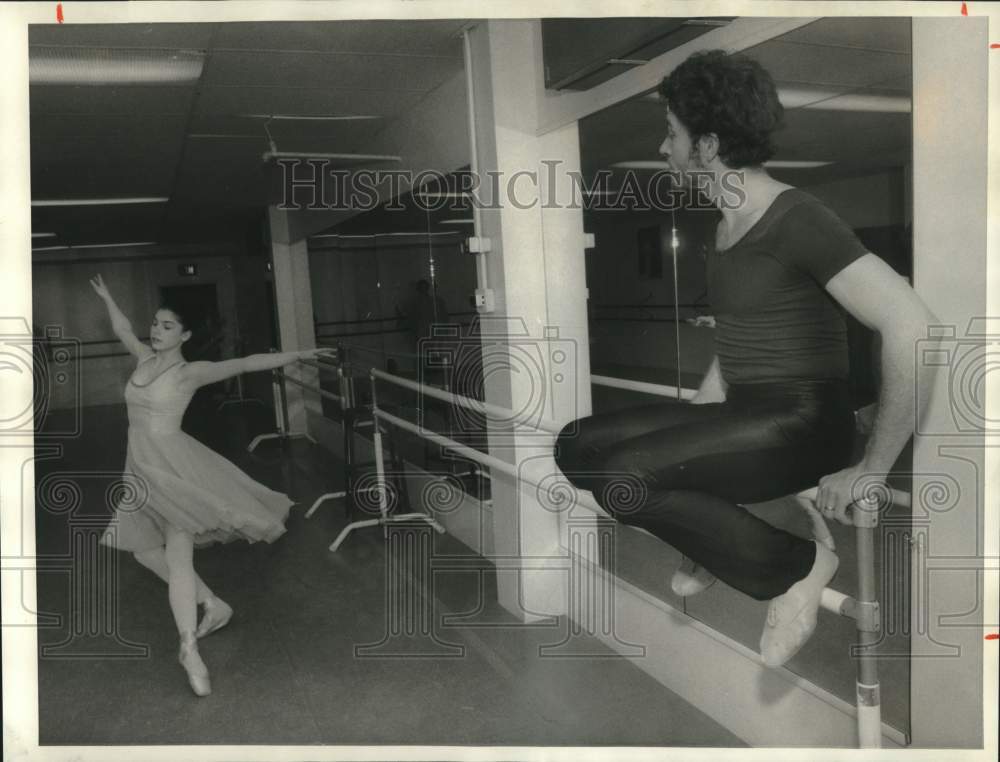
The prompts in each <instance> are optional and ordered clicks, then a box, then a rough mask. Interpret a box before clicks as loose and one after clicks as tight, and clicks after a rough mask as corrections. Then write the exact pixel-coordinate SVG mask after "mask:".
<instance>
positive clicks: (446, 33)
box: [215, 19, 465, 58]
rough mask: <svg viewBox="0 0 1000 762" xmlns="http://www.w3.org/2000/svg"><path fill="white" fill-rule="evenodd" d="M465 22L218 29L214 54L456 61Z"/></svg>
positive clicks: (336, 23) (293, 24)
mask: <svg viewBox="0 0 1000 762" xmlns="http://www.w3.org/2000/svg"><path fill="white" fill-rule="evenodd" d="M464 24H465V22H464V21H461V20H458V19H444V20H436V21H430V20H428V21H395V20H389V21H327V22H318V23H317V22H263V23H232V24H222V25H220V30H219V35H218V37H217V38H216V40H215V48H216V49H224V48H239V49H249V50H318V51H351V52H362V53H364V52H371V51H386V52H396V53H434V54H437V55H451V56H457V57H458V58H461V56H462V42H461V38H460V37H459V34H460V31H461V29H462V27H463V26H464Z"/></svg>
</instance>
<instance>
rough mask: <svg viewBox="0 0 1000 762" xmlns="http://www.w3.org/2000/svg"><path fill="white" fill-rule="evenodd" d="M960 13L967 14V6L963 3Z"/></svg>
mask: <svg viewBox="0 0 1000 762" xmlns="http://www.w3.org/2000/svg"><path fill="white" fill-rule="evenodd" d="M962 15H963V16H968V15H969V7H968V6H967V5H966V4H965V3H962Z"/></svg>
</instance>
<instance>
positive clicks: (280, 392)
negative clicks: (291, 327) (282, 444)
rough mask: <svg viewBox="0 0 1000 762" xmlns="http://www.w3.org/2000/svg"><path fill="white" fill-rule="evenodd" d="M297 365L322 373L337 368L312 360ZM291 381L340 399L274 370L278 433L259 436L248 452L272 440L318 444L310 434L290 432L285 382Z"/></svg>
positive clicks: (272, 388)
mask: <svg viewBox="0 0 1000 762" xmlns="http://www.w3.org/2000/svg"><path fill="white" fill-rule="evenodd" d="M271 352H277V350H276V349H273V348H272V349H271ZM296 362H297V363H299V364H301V365H308V366H310V367H313V368H316V369H318V370H320V371H331V370H334V368H335V366H331V365H329V364H325V363H317V362H312V361H310V360H296ZM286 381H290V382H291V383H293V384H296V385H298V386H301V387H302V388H303V389H306V390H308V391H311V392H316V393H318V394H319V395H321V396H324V397H332V398H334V399H339V398H338V397H337V395H335V394H331V393H330V392H328V391H326V390H324V389H320V388H318V387H315V386H310V385H309V384H306V383H303V382H302V381H299V380H298V379H297V378H292V377H291V376H289V375H288V374H286V373H285V372H284V371H283V370H282V369H281V368H274V369H272V370H271V391H272V394H273V395H274V418H275V427H276V428H277V431H275V432H272V433H270V434H258V435H257V436H255V437H254V438H253V439H252V440H251V441H250V444H249V445H247V451H248V452H253V451H254V450H256V449H257V445H259V444H260V443H261V442H266V441H268V440H270V439H280V440H282V441H284V440H287V439H308V440H309V441H310V442H312V443H313V444H316V440H315V439H313V438H312V437H311V436H309V434H308V433H302V434H293V433H291V432H290V431H289V430H288V397H287V396H286V393H285V382H286Z"/></svg>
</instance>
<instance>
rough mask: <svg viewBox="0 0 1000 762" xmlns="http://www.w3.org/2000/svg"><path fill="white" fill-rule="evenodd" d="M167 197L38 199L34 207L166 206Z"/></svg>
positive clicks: (35, 200) (32, 203)
mask: <svg viewBox="0 0 1000 762" xmlns="http://www.w3.org/2000/svg"><path fill="white" fill-rule="evenodd" d="M169 200H170V198H169V197H167V196H137V197H127V198H36V199H32V200H31V205H32V206H111V205H114V204H165V203H167V202H168V201H169Z"/></svg>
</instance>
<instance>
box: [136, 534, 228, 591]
mask: <svg viewBox="0 0 1000 762" xmlns="http://www.w3.org/2000/svg"><path fill="white" fill-rule="evenodd" d="M165 553H166V551H165V550H164V549H163V548H162V547H159V548H154V549H153V550H139V551H136V552H135V553H133V554H132V555H134V556H135V560H136V561H138V562H139V563H140V564H142V565H143V566H145V567H146V568H147V569H149V570H150V571H152V572H153V573H155V574H156V576H157V577H159V578H160V579H162V580H163V581H164V582H167V583H169V582H170V572H169V570H168V568H167V557H166V554H165ZM194 583H195V600H196V601H197V602H198V603H204V602H205V601H206V600H208V599H209V598H212V597H213V594H212V591H211V590H210V589H209V588H208V585H206V584H205V583H204V581H202V579H201V577H199V576H198V574H197V573H195V575H194Z"/></svg>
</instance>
